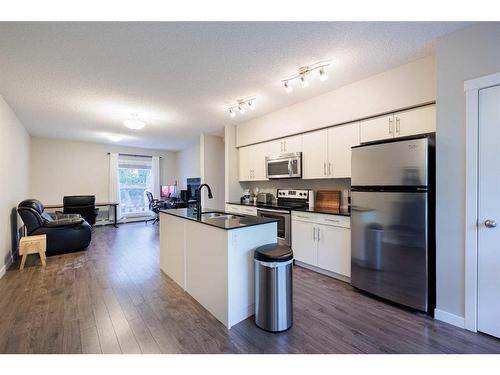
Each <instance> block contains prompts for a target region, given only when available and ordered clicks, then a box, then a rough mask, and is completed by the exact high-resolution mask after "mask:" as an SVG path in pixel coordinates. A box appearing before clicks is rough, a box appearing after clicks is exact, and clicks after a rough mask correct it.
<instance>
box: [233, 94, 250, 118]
mask: <svg viewBox="0 0 500 375" xmlns="http://www.w3.org/2000/svg"><path fill="white" fill-rule="evenodd" d="M255 101H256V98H255V97H254V96H253V97H250V98H247V99H238V100H237V101H236V104H235V105H232V106H231V107H229V108H228V112H229V116H231V117H235V116H236V111H238V112H239V113H240V114H242V115H243V114H244V113H245V112H246V111H247V108H248V109H251V110H252V111H253V110H254V109H255Z"/></svg>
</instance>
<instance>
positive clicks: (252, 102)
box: [248, 100, 255, 111]
mask: <svg viewBox="0 0 500 375" xmlns="http://www.w3.org/2000/svg"><path fill="white" fill-rule="evenodd" d="M248 108H250V109H251V110H252V111H253V110H254V109H255V100H250V101H249V102H248Z"/></svg>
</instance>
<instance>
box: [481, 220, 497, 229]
mask: <svg viewBox="0 0 500 375" xmlns="http://www.w3.org/2000/svg"><path fill="white" fill-rule="evenodd" d="M484 225H486V226H487V227H488V228H495V227H496V226H497V222H496V221H495V220H492V219H488V220H486V221H485V222H484Z"/></svg>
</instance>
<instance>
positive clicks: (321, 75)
mask: <svg viewBox="0 0 500 375" xmlns="http://www.w3.org/2000/svg"><path fill="white" fill-rule="evenodd" d="M327 79H328V75H327V74H326V72H325V68H324V67H321V68H320V69H319V80H320V81H321V82H325V81H326V80H327Z"/></svg>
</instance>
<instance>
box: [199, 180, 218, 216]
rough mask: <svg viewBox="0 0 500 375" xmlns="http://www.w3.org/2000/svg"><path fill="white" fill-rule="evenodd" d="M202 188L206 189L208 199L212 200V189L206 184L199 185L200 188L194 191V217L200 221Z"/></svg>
mask: <svg viewBox="0 0 500 375" xmlns="http://www.w3.org/2000/svg"><path fill="white" fill-rule="evenodd" d="M203 186H206V187H207V189H208V198H209V199H212V198H213V197H214V196H213V195H212V189H210V186H208V185H207V184H201V185H200V187H199V188H198V189H197V190H196V217H197V219H198V220H200V219H201V189H202V188H203Z"/></svg>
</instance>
